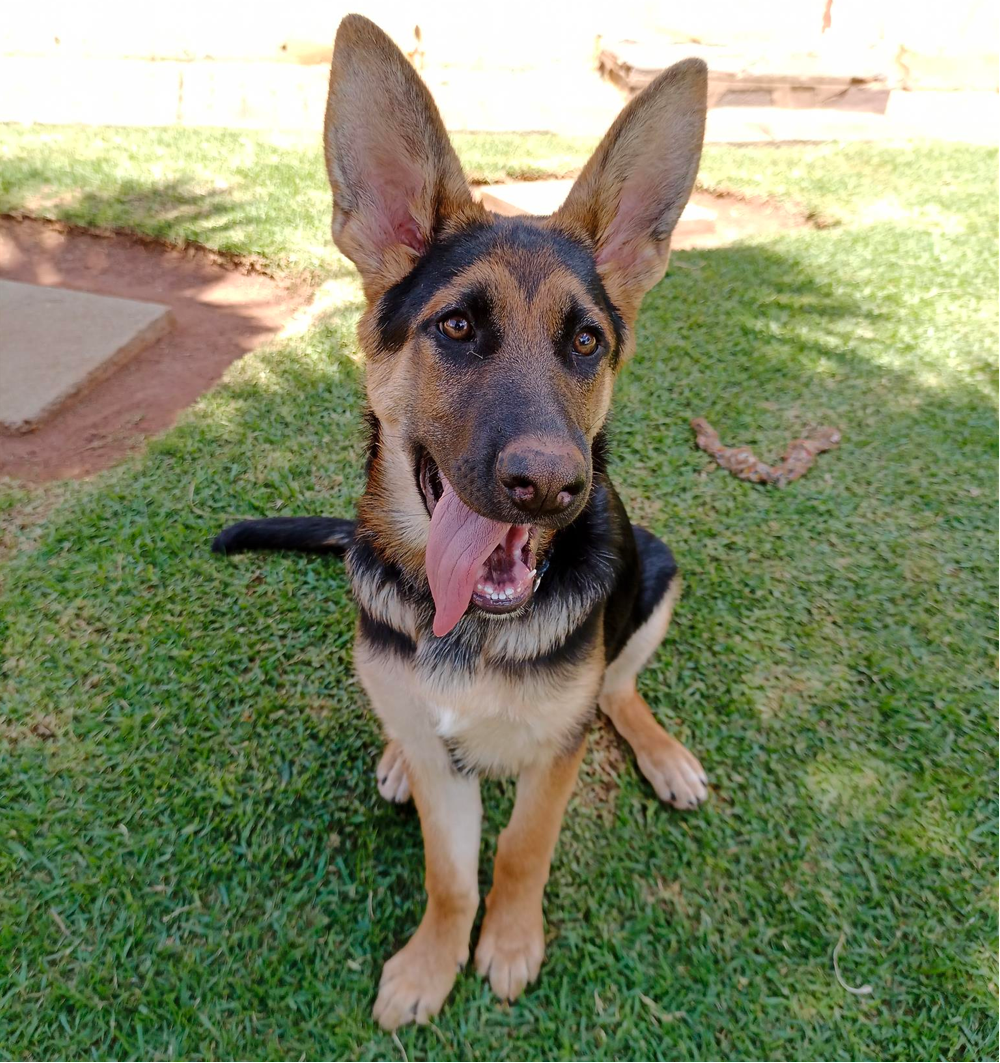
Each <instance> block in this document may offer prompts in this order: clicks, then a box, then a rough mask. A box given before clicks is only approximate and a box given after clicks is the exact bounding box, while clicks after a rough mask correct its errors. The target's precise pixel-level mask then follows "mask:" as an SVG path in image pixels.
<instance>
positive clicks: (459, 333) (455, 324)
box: [438, 314, 472, 340]
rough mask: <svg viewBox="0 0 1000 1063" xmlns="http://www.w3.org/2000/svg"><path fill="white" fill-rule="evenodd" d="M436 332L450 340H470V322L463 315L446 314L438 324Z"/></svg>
mask: <svg viewBox="0 0 1000 1063" xmlns="http://www.w3.org/2000/svg"><path fill="white" fill-rule="evenodd" d="M438 330H439V331H440V332H441V333H443V334H444V335H445V336H447V337H448V339H450V340H471V339H472V322H471V321H469V319H468V318H467V317H466V316H465V314H447V315H445V317H443V318H441V320H440V321H439V322H438Z"/></svg>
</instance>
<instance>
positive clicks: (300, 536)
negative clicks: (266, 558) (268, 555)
mask: <svg viewBox="0 0 1000 1063" xmlns="http://www.w3.org/2000/svg"><path fill="white" fill-rule="evenodd" d="M354 524H355V522H354V521H353V520H344V519H343V518H341V517H267V518H266V519H264V520H241V521H240V522H239V523H238V524H230V525H229V527H228V528H224V529H223V530H222V531H221V532H219V534H218V535H217V536H216V537H215V541H214V542H213V543H212V550H213V551H214V552H215V553H217V554H238V553H240V552H241V551H242V550H304V551H307V552H310V553H317V554H342V553H344V551H345V550H346V549H347V548H348V547H349V546H350V545H351V543H353V542H354Z"/></svg>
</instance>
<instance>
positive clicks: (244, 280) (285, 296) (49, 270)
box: [0, 217, 309, 481]
mask: <svg viewBox="0 0 1000 1063" xmlns="http://www.w3.org/2000/svg"><path fill="white" fill-rule="evenodd" d="M0 277H3V278H4V279H6V280H13V281H25V282H27V283H30V284H42V285H47V286H58V287H61V288H72V289H74V290H76V291H84V292H95V293H97V294H98V295H115V296H119V297H121V298H126V299H141V300H146V301H148V302H153V303H163V304H165V305H167V306H169V307H171V308H172V310H173V312H174V318H175V322H176V323H175V325H174V327H173V329H172V330H171V331H170V332H169V333H168V334H167V335H166V336H165V337H164V338H163V339H161V340H159V341H158V342H156V343H154V344H153V345H152V346H150V347H147V348H146V349H145V350H144V351H142V352H141V353H139V354H138V355H136V356H135V357H134V358H133V359H131V360H130V361H129V362H128V363H127V364H126V365H124V366H123V367H122V368H121V369H118V370H117V371H116V372H115V373H113V374H112V375H111V376H110V377H108V378H107V379H105V380H103V381H101V382H100V383H98V384H95V385H94V386H93V387H92V388H90V389H89V390H88V391H87V392H86V393H85V394H84V395H82V396H81V397H80V398H79V399H77V400H74V401H73V402H72V404H71V405H69V406H67V407H66V408H65V409H63V410H61V411H60V412H59V413H58V414H57V415H56V416H55V417H54V418H53V419H52V420H51V421H49V422H47V423H45V424H43V425H41V426H40V427H39V428H38V429H36V430H35V431H34V432H30V433H28V434H26V435H17V436H15V435H6V434H2V435H0V476H10V477H13V478H15V479H19V480H27V481H42V480H55V479H66V478H70V477H74V478H75V477H81V476H87V475H88V474H90V473H93V472H96V471H97V470H99V469H106V468H108V467H109V466H111V465H114V464H115V463H116V462H118V461H120V460H121V459H122V458H123V457H124V456H125V455H126V454H127V453H128V452H129V451H131V450H134V449H135V448H136V447H137V446H138V445H139V444H141V442H142V441H143V440H144V439H145V438H146V437H148V436H151V435H154V434H155V433H157V432H162V431H163V430H164V429H166V428H169V427H170V425H172V424H173V423H174V420H175V419H176V417H177V414H178V413H179V412H180V411H181V410H183V409H184V408H185V407H186V406H189V405H191V403H193V402H194V401H195V399H197V398H198V396H199V395H201V394H202V393H203V392H205V391H207V390H208V389H209V388H210V387H211V386H212V385H213V384H215V383H216V382H217V381H218V380H219V378H220V377H221V376H222V374H223V372H224V371H225V370H226V368H227V367H228V366H229V365H230V364H231V363H232V362H234V361H236V359H237V358H240V357H242V356H243V355H244V354H246V353H247V352H248V351H251V350H253V349H254V348H255V347H257V346H258V345H259V344H261V343H263V342H264V341H265V340H268V339H270V338H271V337H272V336H274V335H275V333H277V332H278V331H279V330H280V329H281V327H282V326H283V325H284V324H285V323H286V322H287V321H288V319H289V318H290V317H291V316H292V314H293V313H294V311H295V310H296V309H298V308H299V307H300V306H301V305H302V304H303V303H304V302H305V301H306V299H307V298H308V295H309V291H308V289H307V288H306V287H304V286H301V285H299V286H293V287H289V285H288V284H287V283H282V282H281V281H278V280H275V279H274V278H273V277H268V276H266V275H264V274H262V273H259V272H248V271H246V269H245V267H241V266H240V265H238V264H233V263H229V262H226V261H225V260H223V259H222V258H221V256H219V255H217V254H214V253H213V252H211V251H206V250H203V249H198V248H186V249H185V250H183V251H181V250H173V249H170V248H164V247H163V246H160V245H156V244H151V243H149V242H143V241H140V240H139V239H136V238H131V237H129V236H127V235H108V236H104V235H98V234H94V233H87V232H81V231H78V230H74V229H67V228H66V227H63V226H59V225H54V224H52V223H50V222H43V221H36V220H33V219H24V220H20V219H15V218H10V217H0Z"/></svg>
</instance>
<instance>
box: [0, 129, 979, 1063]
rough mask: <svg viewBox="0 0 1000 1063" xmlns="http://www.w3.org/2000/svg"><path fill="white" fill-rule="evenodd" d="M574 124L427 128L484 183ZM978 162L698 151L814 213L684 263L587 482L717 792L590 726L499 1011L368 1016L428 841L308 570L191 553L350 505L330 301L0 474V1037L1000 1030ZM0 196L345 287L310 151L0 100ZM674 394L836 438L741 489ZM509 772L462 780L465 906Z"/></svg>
mask: <svg viewBox="0 0 1000 1063" xmlns="http://www.w3.org/2000/svg"><path fill="white" fill-rule="evenodd" d="M587 147H588V145H587V144H585V143H583V142H576V141H564V140H559V139H557V138H553V137H543V138H518V139H513V138H492V137H466V138H463V139H462V140H461V142H460V148H461V151H462V154H463V157H464V160H465V161H466V163H467V164H469V166H470V168H471V169H472V170H474V171H475V174H476V175H477V176H482V177H491V178H492V177H497V176H503V175H515V176H519V175H522V174H524V173H531V172H535V171H552V172H565V171H566V170H569V169H572V168H573V167H574V166H577V165H579V163H580V160H581V159H582V157H583V155H584V153H585V152H586V150H587ZM996 173H997V170H996V153H995V152H994V151H991V150H989V149H981V148H963V147H956V146H938V145H933V144H927V145H924V146H918V147H895V148H894V147H874V146H864V145H858V146H851V147H844V146H833V145H826V146H822V147H811V148H782V149H755V150H750V149H727V148H712V149H710V150H709V151H708V152H707V153H706V158H705V163H704V166H703V171H702V182H703V184H704V185H705V186H707V187H725V188H730V189H734V190H737V191H745V192H748V193H753V194H758V195H759V194H767V195H772V196H775V197H777V198H781V199H786V200H794V201H795V202H797V203H798V204H800V205H802V206H803V207H804V208H806V209H808V210H810V211H812V212H814V213H815V214H818V215H822V216H824V217H825V218H827V219H830V220H832V221H834V222H836V223H837V224H834V225H832V226H831V227H827V228H823V229H809V230H802V231H796V232H791V233H788V234H784V235H781V236H776V237H768V238H758V239H755V240H752V241H747V242H744V243H741V244H739V245H736V246H732V247H729V248H725V249H720V250H711V251H697V252H686V253H679V254H677V255H676V256H675V257H674V261H673V263H672V268H671V273H670V275H669V276H668V277H667V279H666V280H665V281H664V282H663V283H662V284H661V285H660V286H659V287H658V288H657V289H656V290H655V291H654V292H653V293H652V294H651V295H650V296H649V297H648V299H647V302H646V304H645V308H644V311H643V314H642V317H641V320H640V326H639V343H638V354H637V356H636V358H635V359H634V361H633V362H632V363H631V364H630V365H628V366H627V367H626V368H625V370H624V371H623V374H622V377H621V380H620V382H619V390H618V393H617V399H616V404H615V408H614V420H613V430H612V439H613V453H614V456H615V457H614V464H613V472H614V475H615V477H616V480H617V482H618V483H619V485H620V487H621V490H622V492H623V496H624V497H625V499H626V502H627V504H628V505H629V506H630V509H631V512H632V514H633V516H634V518H635V519H638V520H641V521H643V522H644V523H646V524H647V525H649V526H650V527H651V528H653V529H654V530H655V531H656V532H657V533H658V534H660V535H662V536H663V537H664V538H665V539H666V541H667V542H669V543H670V544H671V545H672V546H673V548H674V551H675V553H676V554H677V556H678V558H679V560H680V563H681V566H682V568H683V570H684V572H685V575H686V590H685V594H684V597H683V599H682V602H681V605H680V607H679V610H678V614H677V617H676V619H675V621H674V625H673V627H672V629H671V634H670V636H669V637H668V639H667V642H666V644H665V645H664V647H663V648H662V649H661V651H660V652H659V654H658V655H657V657H656V659H655V661H654V663H653V665H652V666H651V668H650V669H649V670H648V671H647V672H646V673H645V677H644V679H643V681H642V687H643V690H644V693H645V694H646V696H647V698H648V699H649V701H650V703H651V704H652V706H653V708H654V711H655V712H656V713H657V714H658V715H659V716H660V718H661V719H662V720H663V721H665V722H666V723H667V724H668V726H671V727H675V728H676V729H677V731H678V733H679V734H680V736H681V737H682V738H683V739H684V740H685V741H687V742H688V743H689V744H690V745H691V747H692V748H693V749H694V750H695V751H696V752H697V753H698V755H699V756H700V757H701V759H702V762H703V763H704V764H705V766H706V768H707V769H708V772H709V774H710V776H711V778H712V780H713V782H714V792H713V795H712V797H711V799H710V800H709V802H708V804H707V806H706V808H705V809H704V810H703V811H701V812H700V813H698V814H696V815H693V816H684V815H681V814H678V813H674V812H670V811H667V810H665V809H663V808H661V807H660V806H659V805H658V803H657V801H656V799H655V798H654V796H653V794H652V791H651V790H650V788H649V787H648V786H647V785H646V784H645V782H644V781H643V780H642V778H641V777H640V776H639V775H638V773H637V771H636V769H635V767H634V766H633V764H632V763H631V762H630V761H629V760H628V759H627V758H626V757H625V756H624V755H623V754H622V753H621V752H620V750H619V747H618V745H617V744H616V743H615V742H614V741H613V740H612V739H611V737H610V736H609V735H608V733H607V731H606V729H599V731H598V733H597V735H596V736H595V741H594V746H593V748H592V750H591V753H590V754H589V756H588V761H587V765H586V768H585V771H584V774H583V776H582V778H581V782H580V785H579V787H578V789H577V792H576V795H575V797H574V799H573V801H572V803H571V806H570V811H569V813H568V816H567V820H566V824H565V828H564V831H563V835H562V838H561V841H560V845H559V848H558V850H557V855H556V861H555V865H554V868H553V875H552V880H551V883H550V885H549V889H548V896H547V905H546V916H547V928H548V931H549V938H550V941H549V955H548V960H547V962H546V965H545V967H544V968H543V974H542V978H541V981H540V982H539V983H538V984H537V985H536V986H534V987H532V988H531V989H529V991H528V992H527V993H526V995H525V996H524V997H523V998H522V1000H521V1001H519V1002H518V1003H517V1004H516V1005H514V1006H513V1007H507V1006H506V1005H501V1004H499V1003H498V1002H497V1001H496V1000H495V999H494V998H493V997H492V995H491V993H490V992H489V990H488V988H487V987H485V986H484V985H483V983H481V982H480V981H479V980H478V979H477V978H476V977H475V976H474V974H472V973H466V974H464V975H462V976H460V978H459V980H458V983H457V985H456V989H455V992H454V993H453V995H452V997H451V999H450V1001H449V1002H448V1004H447V1005H446V1007H445V1010H444V1011H443V1012H442V1014H441V1015H440V1016H439V1018H438V1020H437V1023H436V1026H435V1027H434V1028H425V1029H414V1028H407V1029H404V1030H402V1031H401V1032H400V1034H399V1040H400V1042H401V1045H397V1044H396V1043H394V1041H393V1040H392V1039H391V1038H390V1037H389V1036H388V1035H385V1034H383V1033H382V1032H381V1031H380V1030H379V1029H378V1028H377V1027H375V1026H373V1024H372V1022H371V1021H370V1018H369V1012H370V1009H371V1005H372V1002H373V999H374V989H375V985H376V982H377V979H378V974H379V970H380V968H381V965H382V962H383V961H384V960H385V959H386V958H388V957H389V956H390V955H391V954H392V952H393V951H394V950H395V949H396V948H397V947H399V945H400V944H401V943H402V942H403V941H404V940H405V938H406V937H407V936H408V934H409V933H410V932H411V931H412V930H413V928H414V927H415V926H416V923H417V921H418V919H419V916H420V913H421V910H422V903H423V894H422V889H421V887H420V877H421V870H422V858H421V845H420V838H419V830H418V824H417V820H416V817H415V815H414V813H413V811H412V810H411V809H403V810H399V809H397V808H395V807H390V806H388V805H386V804H385V803H383V802H382V801H381V800H380V799H379V797H378V795H377V793H376V789H375V784H374V779H373V774H372V769H373V767H374V764H375V761H376V758H377V755H378V751H379V735H378V730H377V727H376V726H375V724H374V722H373V719H372V717H371V716H370V714H369V713H368V711H367V710H366V707H365V703H364V698H363V696H362V692H361V690H360V689H359V687H358V684H357V682H356V680H355V679H354V678H353V677H352V672H351V663H350V657H351V650H350V643H351V635H352V626H353V610H352V607H351V604H350V601H349V596H348V590H347V585H346V582H345V579H344V574H343V569H342V566H341V565H340V564H339V563H338V562H336V561H331V560H328V559H322V558H306V557H296V556H240V557H236V558H232V559H228V560H226V559H219V558H217V557H214V556H212V555H211V554H210V553H209V552H208V544H209V542H210V540H211V537H212V535H213V534H214V533H215V532H216V531H217V530H218V529H219V528H220V527H221V526H222V525H223V524H224V523H225V522H226V521H228V520H230V519H232V518H235V517H239V516H249V515H252V514H273V513H276V512H279V511H281V512H284V513H320V512H322V513H331V514H345V513H348V512H349V511H350V509H351V507H352V504H353V500H354V499H355V498H356V497H357V495H358V493H359V490H360V488H361V483H362V479H361V477H362V474H361V462H362V439H361V406H362V400H361V393H362V392H361V388H362V385H361V381H360V378H359V373H360V369H359V365H358V360H357V351H356V345H355V341H354V338H353V325H354V321H355V320H356V317H357V314H358V311H359V289H358V286H357V285H356V284H355V283H354V282H353V281H348V280H346V279H345V280H344V282H343V285H342V294H341V299H340V303H339V305H338V306H337V308H336V309H335V310H334V311H333V312H331V313H330V314H329V315H327V317H326V318H324V319H323V320H321V321H320V322H319V323H317V324H316V325H315V327H313V328H312V329H311V330H310V331H308V332H306V333H305V334H304V335H301V336H296V337H292V338H290V339H288V340H286V341H284V342H282V343H278V344H273V345H272V346H270V347H269V348H267V349H264V350H261V351H259V352H258V353H256V354H254V355H252V356H249V357H247V358H245V359H243V360H242V361H241V362H239V363H237V364H236V365H235V366H233V368H232V369H231V370H230V372H229V373H228V375H227V377H226V378H225V380H224V381H223V383H222V384H221V385H220V386H218V387H217V388H215V389H214V390H213V391H212V392H210V393H209V394H208V395H206V396H205V397H204V398H203V399H202V400H201V401H200V402H198V403H197V404H196V405H195V406H194V407H193V408H192V409H191V410H190V411H189V413H188V414H187V415H186V416H185V417H184V418H183V420H182V422H181V423H180V424H179V425H178V426H177V427H176V428H174V429H173V430H172V431H170V432H168V433H167V434H166V435H165V436H164V437H162V438H160V439H158V440H156V441H154V442H153V443H152V444H151V445H150V447H149V448H148V450H147V451H146V452H145V453H144V454H142V455H140V456H138V457H136V458H135V459H133V460H130V461H128V462H126V463H125V464H124V465H123V466H121V467H120V468H118V469H117V470H114V471H112V472H110V473H107V474H104V475H101V476H99V477H97V478H96V479H95V480H93V481H91V482H88V483H82V484H71V485H64V486H60V487H48V488H45V489H38V488H32V487H24V486H18V485H12V484H7V485H6V486H5V487H4V489H3V491H2V492H0V498H2V502H0V519H3V518H4V517H6V520H7V524H8V531H7V533H6V541H5V544H4V546H5V557H6V560H5V563H4V567H3V569H2V570H0V578H2V579H3V581H4V600H3V614H2V618H0V623H2V626H3V628H4V631H3V636H4V647H3V651H2V653H0V668H2V671H0V1054H2V1055H4V1056H8V1057H11V1058H28V1057H33V1058H89V1057H104V1058H116V1059H117V1058H128V1057H136V1058H145V1059H149V1058H163V1057H167V1058H169V1057H188V1058H195V1057H213V1058H218V1057H239V1058H245V1059H293V1058H299V1057H308V1058H321V1059H332V1058H340V1057H348V1058H358V1059H399V1058H402V1055H401V1051H400V1048H401V1047H402V1048H403V1049H405V1052H406V1055H407V1057H408V1058H409V1059H411V1060H413V1059H418V1058H431V1059H465V1060H468V1059H473V1060H474V1059H547V1058H567V1059H570V1058H584V1059H672V1058H700V1059H744V1058H802V1059H807V1058H835V1059H869V1058H882V1059H901V1060H906V1059H939V1058H950V1059H996V1056H997V1026H996V990H997V970H996V945H997V936H996V935H997V926H996V899H997V894H996V869H997V807H996V796H997V776H996V768H997V742H996V689H995V661H994V650H995V634H996V629H995V594H994V592H995V587H996V581H997V571H996V531H997V528H996V486H997V468H996V461H995V452H996V430H997V426H996V403H995V385H996V377H995V369H996V365H995V363H996V353H997V306H996V291H997V270H996V266H997V246H996V233H997V188H996ZM14 209H19V210H26V211H28V212H31V213H35V214H39V215H52V216H60V217H63V218H67V219H69V220H72V221H75V222H79V223H82V224H96V225H109V226H128V227H133V228H136V229H139V230H141V231H144V232H149V233H153V234H155V235H159V236H163V237H166V238H169V239H172V240H197V241H199V242H202V243H205V244H208V245H210V246H214V247H218V248H221V249H223V250H227V251H232V252H237V253H240V254H247V255H252V256H255V257H256V258H258V259H259V260H261V261H263V262H264V263H266V264H268V265H269V267H270V268H272V269H274V270H276V271H282V270H285V271H288V270H295V271H304V272H307V273H310V274H312V275H314V276H315V279H316V280H317V281H319V280H322V279H325V278H327V277H330V276H340V277H345V278H346V276H347V273H346V271H345V269H344V265H343V262H342V260H340V259H339V258H338V257H337V256H336V254H335V253H334V252H333V250H332V249H331V248H330V246H329V241H328V236H327V233H328V229H327V226H328V216H329V215H328V203H327V193H326V190H325V186H324V178H323V174H322V168H321V163H320V157H319V153H318V150H317V149H316V147H315V145H313V144H304V143H301V144H295V143H291V142H288V143H279V142H277V141H275V140H274V138H268V137H265V136H262V135H253V134H244V133H223V132H208V131H197V130H159V131H157V130H146V131H143V130H128V131H126V130H90V129H88V130H72V129H44V130H39V129H18V128H12V127H7V128H3V127H0V210H14ZM695 415H705V416H707V417H709V419H710V420H711V421H712V422H713V423H714V424H715V425H716V427H718V428H719V429H720V431H721V433H722V435H723V438H724V440H725V441H727V442H733V443H736V442H739V443H750V444H753V445H754V446H755V447H756V448H757V449H758V453H759V454H760V455H761V456H762V457H764V458H765V460H766V459H767V458H768V457H771V458H776V457H777V456H778V455H780V453H781V451H782V449H783V448H784V446H785V445H786V444H787V442H788V440H789V439H790V438H792V437H793V436H794V435H797V434H799V433H800V431H801V430H802V429H803V428H805V427H806V426H807V425H808V424H810V423H813V424H815V423H824V422H825V423H829V424H833V425H836V426H838V427H840V428H841V429H842V431H843V434H844V442H843V444H842V446H841V447H840V449H838V450H836V451H834V452H833V453H832V454H827V455H824V456H823V457H821V458H820V459H819V462H818V464H817V466H816V468H815V469H813V470H812V472H810V474H809V475H808V476H807V478H806V479H804V480H802V481H800V482H798V483H796V484H794V485H792V486H791V487H789V488H788V489H786V490H784V491H777V490H774V489H767V488H759V487H753V486H751V485H748V484H745V483H742V482H739V481H737V480H735V479H733V478H732V477H730V476H728V475H726V474H724V473H722V472H720V471H714V472H712V471H708V470H707V459H706V457H705V455H703V454H701V453H700V452H698V451H696V450H695V449H694V448H693V446H692V437H691V432H690V429H689V428H688V423H687V422H688V419H689V418H690V417H692V416H695ZM512 794H513V786H512V784H509V783H497V782H488V783H486V784H485V785H484V796H485V802H486V805H487V808H488V812H487V823H486V827H485V831H484V834H485V839H484V859H483V864H482V887H483V891H484V892H485V890H486V889H487V888H488V884H489V880H490V871H491V857H492V852H493V847H494V842H495V838H496V833H497V831H498V830H499V828H500V827H501V825H502V824H503V822H504V819H505V816H506V814H507V813H508V812H509V809H510V805H511V800H512ZM842 935H843V948H842V951H841V953H840V959H839V962H840V970H841V974H842V975H843V978H844V980H845V981H846V982H847V983H848V984H849V985H851V986H859V985H861V984H863V983H865V984H869V985H870V986H871V987H872V992H871V993H870V994H868V995H856V994H852V993H849V992H847V991H845V989H844V988H842V987H841V985H840V984H838V981H837V979H836V977H835V973H834V967H833V961H832V953H833V949H834V946H835V945H836V944H837V942H838V939H840V938H841V936H842Z"/></svg>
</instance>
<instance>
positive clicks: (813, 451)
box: [691, 417, 841, 487]
mask: <svg viewBox="0 0 1000 1063" xmlns="http://www.w3.org/2000/svg"><path fill="white" fill-rule="evenodd" d="M691 427H692V428H693V429H694V432H695V442H696V443H697V445H698V446H699V447H700V448H701V449H702V450H703V451H705V453H706V454H711V456H712V457H713V458H715V460H716V461H717V462H718V463H719V465H720V466H722V468H723V469H725V470H726V471H727V472H731V473H732V474H733V476H735V477H737V478H738V479H740V480H749V481H750V482H751V483H755V484H775V485H776V486H778V487H784V486H785V484H790V483H791V482H792V481H793V480H797V479H798V478H799V477H800V476H805V474H806V473H807V472H808V471H809V468H810V467H811V466H812V463H813V462H814V461H815V460H816V455H817V454H822V453H823V451H824V450H832V449H833V448H834V447H835V446H837V444H838V443H839V442H840V438H841V436H840V432H839V431H838V430H837V429H836V428H828V427H820V428H817V429H816V431H815V432H814V433H813V436H812V438H810V439H793V440H792V442H791V443H789V445H788V449H787V450H786V451H785V453H784V455H783V456H782V459H781V464H780V465H773V466H772V465H767V464H765V463H764V462H762V461H761V460H760V459H759V458H758V457H757V456H756V455H755V454H754V452H753V451H752V450H751V449H750V448H749V447H726V446H723V445H722V441H721V440H720V439H719V433H718V432H716V430H715V429H714V428H713V427H712V426H711V425H710V424H709V423H708V421H706V420H705V418H704V417H694V418H692V420H691Z"/></svg>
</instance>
